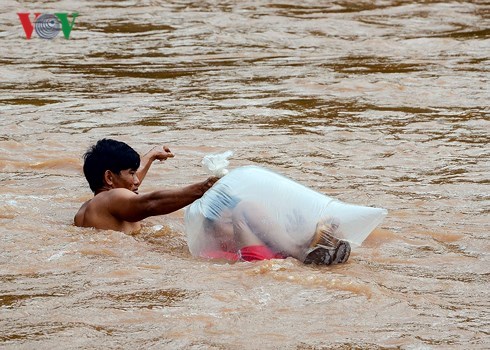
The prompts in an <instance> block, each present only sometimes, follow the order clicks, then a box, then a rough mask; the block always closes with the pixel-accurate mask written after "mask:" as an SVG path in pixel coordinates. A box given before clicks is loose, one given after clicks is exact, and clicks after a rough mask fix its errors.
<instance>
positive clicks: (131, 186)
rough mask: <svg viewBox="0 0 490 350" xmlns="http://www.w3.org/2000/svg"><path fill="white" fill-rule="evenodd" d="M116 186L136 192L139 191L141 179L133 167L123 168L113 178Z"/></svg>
mask: <svg viewBox="0 0 490 350" xmlns="http://www.w3.org/2000/svg"><path fill="white" fill-rule="evenodd" d="M112 182H113V187H114V188H127V189H128V190H130V191H133V192H134V193H136V194H137V193H138V187H139V185H140V180H139V179H138V176H136V171H135V170H132V169H127V170H121V172H120V173H119V174H114V177H113V178H112Z"/></svg>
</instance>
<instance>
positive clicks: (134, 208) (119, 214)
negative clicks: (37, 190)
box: [74, 139, 218, 233]
mask: <svg viewBox="0 0 490 350" xmlns="http://www.w3.org/2000/svg"><path fill="white" fill-rule="evenodd" d="M173 156H174V155H173V154H172V152H171V151H170V149H168V148H167V147H165V146H163V147H155V148H153V149H152V150H150V151H149V152H148V153H147V154H145V155H144V156H143V157H140V155H139V154H138V153H137V152H136V151H135V150H134V149H133V148H131V147H130V146H128V145H127V144H126V143H124V142H120V141H116V140H111V139H102V140H99V141H98V142H97V143H96V144H95V145H93V146H92V147H91V148H90V149H89V150H88V151H87V152H86V153H85V155H84V164H83V172H84V174H85V177H86V179H87V181H88V183H89V186H90V189H91V190H92V191H93V192H94V198H92V199H90V200H88V201H87V202H85V203H84V204H83V205H82V206H81V208H80V209H79V210H78V213H77V214H76V215H75V219H74V220H75V225H76V226H79V227H94V228H97V229H104V230H115V231H121V232H125V233H131V232H135V231H138V230H139V229H140V228H141V224H140V221H141V220H143V219H145V218H147V217H150V216H155V215H164V214H169V213H171V212H174V211H176V210H179V209H181V208H183V207H185V206H186V205H188V204H191V203H192V202H194V201H195V200H196V199H198V198H200V197H201V196H202V195H203V194H204V193H205V192H206V191H207V190H208V189H210V188H211V186H213V184H214V183H215V182H216V181H217V180H218V178H216V177H210V178H208V179H207V180H205V181H203V182H198V183H195V184H192V185H189V186H186V187H183V188H179V189H172V190H159V191H154V192H150V193H146V194H138V187H139V186H140V184H141V182H142V181H143V179H144V178H145V176H146V173H147V172H148V170H149V169H150V166H151V164H152V163H153V162H154V161H155V160H160V161H163V160H166V159H167V158H171V157H173Z"/></svg>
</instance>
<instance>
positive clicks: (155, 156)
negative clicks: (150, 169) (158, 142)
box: [148, 146, 174, 161]
mask: <svg viewBox="0 0 490 350" xmlns="http://www.w3.org/2000/svg"><path fill="white" fill-rule="evenodd" d="M148 154H149V155H150V157H151V160H152V161H153V160H160V161H162V160H166V159H167V158H173V157H174V155H173V153H172V152H171V151H170V149H169V148H168V147H167V146H156V147H153V148H152V149H151V151H150V152H148Z"/></svg>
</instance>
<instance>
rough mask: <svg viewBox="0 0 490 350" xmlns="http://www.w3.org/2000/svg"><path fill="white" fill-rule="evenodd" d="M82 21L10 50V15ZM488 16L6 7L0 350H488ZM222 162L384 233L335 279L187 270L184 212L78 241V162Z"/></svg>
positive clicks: (346, 4) (125, 5) (1, 26)
mask: <svg viewBox="0 0 490 350" xmlns="http://www.w3.org/2000/svg"><path fill="white" fill-rule="evenodd" d="M21 11H29V12H41V13H53V12H69V13H71V12H74V11H78V12H79V14H80V15H79V17H78V18H77V19H76V21H75V25H74V27H73V30H72V32H71V34H70V39H69V40H66V39H64V38H63V36H62V34H60V35H59V36H58V37H56V38H55V39H52V40H46V39H42V38H40V37H38V36H37V35H36V33H34V34H33V36H32V38H31V39H30V40H26V38H25V35H24V32H23V29H22V26H21V25H20V22H19V19H18V17H17V15H16V13H17V12H21ZM489 17H490V9H489V6H488V4H485V2H484V1H460V2H444V1H394V0H386V1H359V2H353V1H352V2H351V1H343V0H339V1H290V0H285V1H272V0H264V1H253V0H245V1H194V2H193V1H168V2H167V1H149V0H148V1H138V0H132V1H77V2H75V1H71V0H70V1H59V2H56V3H53V2H49V1H36V2H28V1H11V0H3V1H2V11H1V13H0V47H1V54H0V115H1V118H0V149H1V154H0V171H1V172H0V247H1V250H0V347H1V348H6V349H95V348H100V349H121V348H139V349H164V348H165V349H167V348H168V349H234V348H243V349H258V348H265V349H448V348H451V349H452V348H454V349H488V348H490V334H489V333H490V332H489V329H490V316H489V308H490V295H489V286H490V284H489V279H490V268H489V266H490V264H489V261H490V258H489V248H490V244H489V226H490V225H489V224H490V220H489V208H490V196H489V193H490V191H489V171H490V166H489V165H490V164H489V159H490V157H489V156H490V149H489V139H490V137H489V136H490V135H489V130H490V118H489V105H488V101H489V97H490V96H489V81H488V80H489V79H488V78H489V73H488V67H489V53H490V42H489V34H490V31H489V27H490V19H489ZM102 137H112V138H116V139H119V140H122V141H126V142H128V143H129V144H131V145H132V146H133V147H134V148H135V149H136V150H137V151H139V152H141V153H144V152H146V151H147V150H149V149H150V148H151V147H153V146H155V145H161V144H166V145H168V146H169V147H170V148H171V149H172V151H173V152H174V153H175V155H176V157H175V158H174V159H171V160H168V161H167V162H165V163H163V164H154V166H153V168H152V169H151V171H150V173H149V175H148V177H147V179H146V180H145V182H144V183H143V186H142V187H141V191H151V190H156V189H159V188H168V187H177V186H182V185H185V184H188V183H191V182H194V181H199V180H201V179H204V178H205V177H206V174H205V172H204V170H203V169H202V167H201V166H200V161H201V159H202V157H203V156H204V155H205V154H208V153H210V152H220V151H225V150H228V149H231V150H234V151H235V156H234V157H233V159H232V161H231V167H232V168H233V167H238V166H241V165H247V164H257V165H261V166H265V167H268V168H270V169H273V170H276V171H278V172H280V173H282V174H284V175H286V176H288V177H290V178H292V179H294V180H297V181H299V182H301V183H303V184H305V185H307V186H309V187H311V188H314V189H315V190H318V191H320V192H323V193H326V194H328V195H331V196H334V197H336V198H338V199H341V200H343V201H346V202H349V203H355V204H360V205H372V206H379V207H384V208H387V209H388V210H389V215H388V217H387V218H386V220H385V221H384V222H383V224H382V225H381V226H380V227H379V228H378V229H377V230H376V231H375V232H374V233H373V234H372V235H371V236H370V237H369V238H368V239H367V240H366V241H365V243H364V244H363V245H362V246H361V247H359V248H357V249H355V250H354V251H353V254H352V256H351V259H350V260H349V262H348V263H347V264H345V265H343V266H335V267H312V266H304V265H302V264H301V263H299V262H297V261H295V260H292V259H287V260H273V261H264V262H256V263H236V264H223V263H215V262H209V261H205V260H199V259H196V258H194V257H192V256H191V255H190V254H189V252H188V250H187V247H186V243H185V235H184V231H183V211H178V212H176V213H174V214H171V215H168V216H166V217H157V218H151V219H148V220H146V227H145V229H144V230H143V231H142V232H141V233H139V234H137V235H134V236H131V235H125V234H122V233H118V232H111V231H95V230H91V229H80V228H76V227H74V226H73V225H72V218H73V215H74V213H75V212H76V211H77V209H78V207H79V206H80V204H81V203H82V202H83V201H84V200H87V199H89V198H90V197H91V193H90V191H89V188H88V186H87V184H86V182H85V179H84V178H83V176H82V173H81V164H82V160H81V156H82V154H83V152H84V151H85V150H86V149H87V148H88V147H89V146H90V145H91V144H92V143H94V142H95V141H97V140H98V139H100V138H102Z"/></svg>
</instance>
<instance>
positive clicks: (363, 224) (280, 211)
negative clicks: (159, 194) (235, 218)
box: [185, 166, 387, 259]
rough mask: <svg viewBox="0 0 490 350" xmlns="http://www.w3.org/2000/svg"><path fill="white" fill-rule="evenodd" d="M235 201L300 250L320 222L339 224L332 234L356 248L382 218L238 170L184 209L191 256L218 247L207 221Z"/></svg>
mask: <svg viewBox="0 0 490 350" xmlns="http://www.w3.org/2000/svg"><path fill="white" fill-rule="evenodd" d="M240 202H247V203H253V204H256V205H257V207H259V208H261V214H264V215H261V218H262V220H264V219H263V218H264V217H265V218H268V219H266V220H270V221H271V222H274V224H275V225H276V226H275V227H277V225H279V228H280V230H279V231H280V234H281V235H284V236H283V241H284V242H292V245H300V246H302V247H304V252H305V251H306V250H307V249H308V245H309V243H310V242H311V239H312V237H313V235H314V232H315V229H316V225H317V223H318V222H319V221H320V220H322V219H325V218H327V217H329V218H335V221H336V222H337V223H338V224H339V226H338V228H337V230H336V231H335V233H334V236H336V237H337V238H340V239H343V240H347V241H349V242H351V243H353V244H355V245H360V244H361V243H362V242H363V241H364V239H366V237H367V236H368V235H369V234H370V233H371V232H372V230H374V228H375V227H376V226H378V225H379V224H380V223H381V222H382V221H383V219H384V217H385V216H386V214H387V211H386V210H385V209H381V208H372V207H364V206H358V205H352V204H346V203H343V202H341V201H339V200H336V199H333V198H331V197H328V196H326V195H324V194H321V193H319V192H316V191H314V190H312V189H310V188H308V187H305V186H303V185H301V184H299V183H297V182H295V181H293V180H291V179H288V178H286V177H284V176H282V175H279V174H277V173H275V172H273V171H270V170H267V169H264V168H261V167H257V166H245V167H240V168H237V169H234V170H232V171H231V172H230V173H228V174H227V175H226V176H224V177H223V178H221V179H220V180H219V181H218V182H217V183H216V184H215V185H214V186H213V187H212V188H211V189H210V190H208V191H207V192H206V193H205V194H204V196H203V197H201V198H200V199H198V200H197V201H195V202H194V203H192V204H191V205H190V206H189V207H187V208H186V213H185V231H186V235H187V240H188V245H189V249H190V251H191V254H193V255H195V256H207V254H208V253H209V252H213V251H219V250H220V249H223V245H224V243H223V241H222V239H223V238H222V237H219V235H216V234H214V233H213V232H212V230H211V231H210V230H209V229H208V228H209V223H210V222H213V221H215V220H218V219H220V218H221V216H222V215H223V213H224V212H226V211H227V210H229V209H230V208H231V210H232V209H233V208H234V207H235V206H236V205H237V203H240ZM225 245H226V244H225ZM270 248H272V249H273V250H274V248H276V247H270ZM276 251H280V249H276ZM291 251H297V249H293V248H291ZM295 255H296V256H294V254H291V256H293V257H295V258H298V259H303V258H304V255H303V254H297V253H295Z"/></svg>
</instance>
